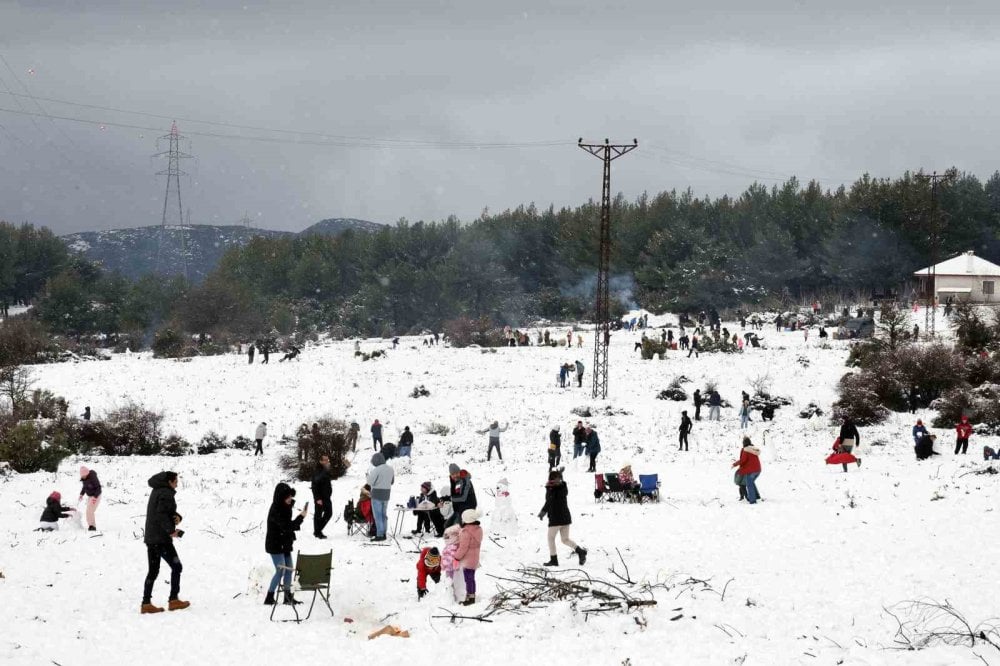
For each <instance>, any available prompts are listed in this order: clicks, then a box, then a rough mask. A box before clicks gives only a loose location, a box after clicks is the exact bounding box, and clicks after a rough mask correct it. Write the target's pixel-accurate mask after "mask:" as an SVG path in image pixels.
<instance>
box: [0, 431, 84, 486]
mask: <svg viewBox="0 0 1000 666" xmlns="http://www.w3.org/2000/svg"><path fill="white" fill-rule="evenodd" d="M9 424H10V422H8V425H9ZM67 455H69V451H67V450H66V449H64V448H62V447H60V446H56V445H52V444H50V443H49V442H47V441H45V439H44V432H43V431H42V429H41V428H38V427H36V426H35V424H34V423H30V422H22V423H18V424H16V425H12V426H11V427H9V428H3V429H2V430H0V460H2V461H4V462H6V463H8V464H9V465H10V467H11V469H13V470H14V471H15V472H18V473H20V474H29V473H31V472H39V471H42V470H44V471H46V472H55V471H56V470H57V469H58V468H59V463H60V462H62V459H63V458H65V457H66V456H67Z"/></svg>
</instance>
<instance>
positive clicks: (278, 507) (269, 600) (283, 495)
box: [264, 482, 309, 606]
mask: <svg viewBox="0 0 1000 666" xmlns="http://www.w3.org/2000/svg"><path fill="white" fill-rule="evenodd" d="M293 504H295V489H294V488H292V487H291V486H289V485H288V484H287V483H284V482H282V483H279V484H278V485H277V486H275V487H274V499H273V501H272V502H271V508H270V510H269V511H268V512H267V532H266V533H265V534H264V550H266V551H267V552H268V554H269V555H270V556H271V561H272V562H273V563H274V576H272V577H271V584H270V585H269V586H268V588H267V597H265V599H264V603H265V604H266V605H268V606H271V605H273V604H274V603H275V600H274V593H275V592H276V591H277V589H278V583H279V581H281V580H282V578H283V579H284V587H285V603H286V604H297V603H300V602H298V601H296V600H295V597H293V596H292V570H293V568H294V565H293V564H292V544H294V543H295V533H296V532H297V531H298V529H299V528H300V527H302V521H303V520H305V518H306V514H307V513H309V505H308V504H306V505H305V506H304V507H302V510H301V511H299V515H298V516H296V517H295V519H294V520H293V519H292V505H293Z"/></svg>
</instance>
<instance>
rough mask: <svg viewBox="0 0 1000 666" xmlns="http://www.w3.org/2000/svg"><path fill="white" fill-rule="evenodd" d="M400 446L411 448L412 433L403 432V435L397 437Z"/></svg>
mask: <svg viewBox="0 0 1000 666" xmlns="http://www.w3.org/2000/svg"><path fill="white" fill-rule="evenodd" d="M399 445H400V446H413V433H412V432H410V431H409V430H404V431H403V434H402V435H400V436H399Z"/></svg>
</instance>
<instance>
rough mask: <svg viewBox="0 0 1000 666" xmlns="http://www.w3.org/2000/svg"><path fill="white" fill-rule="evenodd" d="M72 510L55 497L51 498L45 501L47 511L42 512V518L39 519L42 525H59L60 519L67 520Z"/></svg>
mask: <svg viewBox="0 0 1000 666" xmlns="http://www.w3.org/2000/svg"><path fill="white" fill-rule="evenodd" d="M71 510H72V509H70V507H68V506H63V505H62V504H60V503H59V500H57V499H56V498H54V497H50V498H48V499H47V500H45V510H44V511H42V517H41V518H39V519H38V521H39V522H42V523H58V522H59V519H60V518H65V517H67V516H68V515H69V512H70V511H71Z"/></svg>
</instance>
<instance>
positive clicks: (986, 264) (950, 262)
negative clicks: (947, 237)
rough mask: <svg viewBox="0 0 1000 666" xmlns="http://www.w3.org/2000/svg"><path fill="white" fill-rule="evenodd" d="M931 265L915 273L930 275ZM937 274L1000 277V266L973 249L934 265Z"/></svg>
mask: <svg viewBox="0 0 1000 666" xmlns="http://www.w3.org/2000/svg"><path fill="white" fill-rule="evenodd" d="M930 270H931V269H930V267H927V268H921V269H920V270H919V271H916V272H914V273H913V274H914V275H929V274H930ZM934 273H935V275H967V276H969V277H973V276H975V277H984V276H985V277H1000V266H997V265H996V264H994V263H993V262H991V261H986V260H985V259H982V258H980V257H977V256H976V255H975V254H973V253H972V252H971V251H969V252H963V253H962V254H960V255H958V256H957V257H952V258H951V259H946V260H945V261H942V262H941V263H940V264H936V265H935V266H934Z"/></svg>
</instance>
